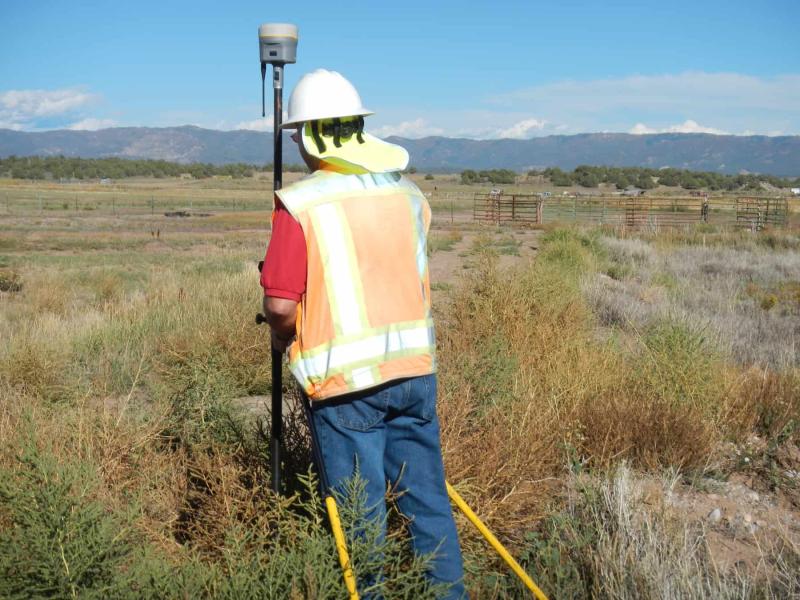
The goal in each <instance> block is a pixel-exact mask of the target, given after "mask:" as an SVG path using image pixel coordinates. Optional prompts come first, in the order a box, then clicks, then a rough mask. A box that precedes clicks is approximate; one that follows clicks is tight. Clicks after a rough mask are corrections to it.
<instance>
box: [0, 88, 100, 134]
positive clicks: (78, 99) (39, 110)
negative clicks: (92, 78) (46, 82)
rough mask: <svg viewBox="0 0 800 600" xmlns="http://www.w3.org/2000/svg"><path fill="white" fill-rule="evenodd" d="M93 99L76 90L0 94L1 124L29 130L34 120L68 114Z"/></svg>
mask: <svg viewBox="0 0 800 600" xmlns="http://www.w3.org/2000/svg"><path fill="white" fill-rule="evenodd" d="M96 99H97V96H95V95H94V94H90V93H88V92H84V91H81V90H78V89H61V90H8V91H5V92H0V123H2V124H4V125H5V126H7V127H9V128H11V129H29V128H33V127H35V126H36V120H37V119H45V118H52V117H63V116H66V115H70V114H72V113H74V112H76V111H78V110H79V109H81V108H84V107H86V106H87V105H89V104H91V103H92V102H94V101H95V100H96Z"/></svg>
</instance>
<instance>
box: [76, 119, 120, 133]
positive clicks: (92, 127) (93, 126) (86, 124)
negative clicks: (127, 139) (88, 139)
mask: <svg viewBox="0 0 800 600" xmlns="http://www.w3.org/2000/svg"><path fill="white" fill-rule="evenodd" d="M117 124H118V123H117V122H116V121H115V120H114V119H95V118H92V117H89V118H87V119H81V120H80V121H78V122H77V123H73V124H72V125H70V126H68V127H67V129H72V130H73V131H97V130H98V129H107V128H109V127H115V126H116V125H117Z"/></svg>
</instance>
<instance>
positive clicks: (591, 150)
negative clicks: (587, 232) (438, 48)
mask: <svg viewBox="0 0 800 600" xmlns="http://www.w3.org/2000/svg"><path fill="white" fill-rule="evenodd" d="M387 140H388V141H391V142H394V143H396V144H400V145H402V146H404V147H405V148H407V149H408V151H409V153H410V154H411V166H413V167H415V168H417V169H418V170H420V171H436V172H444V171H460V170H462V169H495V168H507V169H514V170H517V171H524V170H529V169H531V168H544V167H560V168H562V169H565V170H572V169H573V168H575V167H576V166H578V165H581V164H587V165H608V166H620V167H621V166H626V167H651V168H662V167H675V168H682V169H692V170H697V171H716V172H720V173H741V172H750V173H765V174H771V175H781V176H792V177H796V176H798V175H800V136H782V137H767V136H733V135H711V134H705V133H659V134H650V135H632V134H627V133H583V134H577V135H553V136H547V137H539V138H532V139H527V140H516V139H500V140H472V139H460V138H446V137H426V138H421V139H407V138H400V137H389V138H387ZM59 154H60V155H64V156H69V157H81V158H101V157H119V158H152V159H162V160H168V161H174V162H182V163H189V162H208V163H213V164H225V163H232V162H244V163H251V164H263V163H267V162H271V161H272V133H271V132H267V133H259V132H256V131H248V130H239V131H217V130H213V129H203V128H200V127H195V126H190V125H186V126H182V127H160V128H154V127H114V128H110V129H100V130H97V131H73V130H66V129H61V130H53V131H30V132H25V131H15V130H11V129H0V158H3V157H7V156H10V155H16V156H34V155H38V156H55V155H59ZM284 162H285V163H287V164H289V163H300V162H301V159H300V156H299V154H298V152H297V148H296V147H295V145H294V144H293V143H292V142H290V141H289V140H288V139H286V138H285V143H284Z"/></svg>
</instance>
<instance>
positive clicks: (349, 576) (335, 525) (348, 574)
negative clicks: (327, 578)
mask: <svg viewBox="0 0 800 600" xmlns="http://www.w3.org/2000/svg"><path fill="white" fill-rule="evenodd" d="M325 506H326V508H327V509H328V518H329V519H330V521H331V529H333V539H334V540H335V541H336V550H337V551H338V552H339V564H340V565H341V566H342V572H343V573H344V584H345V585H346V586H347V592H348V593H349V594H350V600H358V590H356V579H355V577H353V569H352V568H351V567H350V557H349V556H348V555H347V544H346V543H345V541H344V533H343V532H342V523H341V521H339V510H338V509H337V508H336V500H334V499H333V496H326V497H325Z"/></svg>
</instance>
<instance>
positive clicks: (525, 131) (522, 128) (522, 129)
mask: <svg viewBox="0 0 800 600" xmlns="http://www.w3.org/2000/svg"><path fill="white" fill-rule="evenodd" d="M546 124H547V121H544V120H539V119H524V120H522V121H519V122H517V123H514V124H513V125H512V126H511V127H509V128H507V129H500V130H499V131H498V132H497V137H498V138H512V139H516V140H522V139H525V138H527V137H530V134H531V132H534V131H541V130H542V129H544V126H545V125H546Z"/></svg>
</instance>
